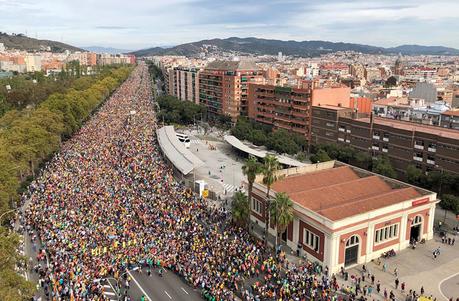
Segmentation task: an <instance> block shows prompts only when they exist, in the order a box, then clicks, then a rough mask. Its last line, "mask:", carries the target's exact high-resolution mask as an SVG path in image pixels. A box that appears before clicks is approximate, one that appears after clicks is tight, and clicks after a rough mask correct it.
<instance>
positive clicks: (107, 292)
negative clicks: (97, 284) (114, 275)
mask: <svg viewBox="0 0 459 301" xmlns="http://www.w3.org/2000/svg"><path fill="white" fill-rule="evenodd" d="M103 288H104V296H105V297H107V299H108V300H109V301H115V300H118V296H117V294H116V292H115V290H114V288H113V286H112V285H110V284H109V283H107V284H104V285H103Z"/></svg>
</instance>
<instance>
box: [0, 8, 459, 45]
mask: <svg viewBox="0 0 459 301" xmlns="http://www.w3.org/2000/svg"><path fill="white" fill-rule="evenodd" d="M458 16H459V0H226V1H223V0H130V1H126V0H123V1H121V0H0V20H1V21H0V31H6V32H8V33H12V32H14V33H27V35H28V36H31V37H38V38H40V39H52V40H57V41H63V42H65V43H69V44H73V45H76V46H93V45H97V46H111V47H119V48H125V49H140V48H147V47H150V46H158V45H175V44H181V43H185V42H192V41H197V40H202V39H207V38H216V37H218V38H226V37H231V36H237V37H251V36H255V37H261V38H274V39H282V40H290V39H291V40H319V39H320V40H329V41H334V42H339V41H341V42H355V43H362V44H371V45H375V46H397V45H401V44H415V43H416V44H422V45H443V46H451V47H456V48H459V30H458V29H459V17H458Z"/></svg>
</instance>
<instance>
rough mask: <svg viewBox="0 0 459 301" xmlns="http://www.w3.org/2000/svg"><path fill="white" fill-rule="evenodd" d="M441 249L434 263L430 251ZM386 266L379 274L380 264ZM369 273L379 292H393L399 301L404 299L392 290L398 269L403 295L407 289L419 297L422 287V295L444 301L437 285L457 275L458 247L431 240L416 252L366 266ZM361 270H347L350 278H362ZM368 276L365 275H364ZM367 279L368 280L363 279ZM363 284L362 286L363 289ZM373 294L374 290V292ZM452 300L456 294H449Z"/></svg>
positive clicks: (437, 238) (409, 252)
mask: <svg viewBox="0 0 459 301" xmlns="http://www.w3.org/2000/svg"><path fill="white" fill-rule="evenodd" d="M437 247H440V250H441V254H440V256H439V257H438V258H437V259H433V256H432V251H433V250H434V249H436V248H437ZM384 262H385V263H386V264H387V272H384V271H383V270H382V266H383V263H384ZM366 267H367V271H368V270H369V271H370V272H371V273H372V274H374V275H375V281H378V280H379V281H380V282H381V291H383V290H384V288H386V289H387V291H388V292H390V291H391V290H393V291H394V292H395V293H396V296H397V297H399V298H400V299H401V300H405V295H404V294H402V293H401V291H400V285H399V289H398V290H397V291H396V290H395V283H394V282H395V276H394V269H395V268H397V269H398V275H399V281H400V284H401V283H402V282H405V283H406V288H405V291H406V292H408V291H409V290H410V289H412V290H415V291H416V292H417V293H418V294H419V293H420V290H421V287H422V286H423V287H424V290H425V295H426V296H430V295H432V296H433V297H436V298H437V300H443V297H442V295H441V293H440V290H439V284H440V283H441V281H442V280H443V279H445V278H448V277H449V276H450V275H453V274H455V273H458V272H459V246H458V245H454V246H450V245H446V244H442V243H441V239H440V238H439V237H438V236H435V237H434V239H432V240H430V241H427V242H426V243H425V244H419V245H418V246H417V248H416V250H412V249H406V250H403V251H401V252H399V253H397V256H395V257H392V258H389V259H381V265H379V266H378V265H376V263H373V262H371V263H368V264H367V265H366ZM361 271H362V266H361V265H360V266H358V267H355V268H351V269H349V270H348V272H349V277H350V276H351V275H356V276H357V277H360V276H361ZM367 273H368V272H367ZM366 278H368V277H366ZM368 280H369V279H365V284H366V285H369V283H371V282H369V281H368ZM365 284H362V285H361V286H363V285H365ZM373 291H374V292H375V290H373ZM444 293H448V292H444ZM449 294H450V295H453V294H454V296H455V297H457V296H459V294H457V293H456V292H449Z"/></svg>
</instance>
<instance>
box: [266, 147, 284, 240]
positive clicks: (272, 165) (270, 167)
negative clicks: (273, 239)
mask: <svg viewBox="0 0 459 301" xmlns="http://www.w3.org/2000/svg"><path fill="white" fill-rule="evenodd" d="M279 168H280V165H279V161H278V160H277V158H276V157H275V156H273V155H266V157H265V158H264V162H263V170H262V173H263V184H265V185H266V188H267V192H266V201H265V237H266V238H265V246H267V245H268V231H269V217H270V216H269V208H270V202H271V200H270V197H269V192H270V191H271V185H272V184H273V183H274V182H276V181H277V175H276V172H277V171H278V170H279Z"/></svg>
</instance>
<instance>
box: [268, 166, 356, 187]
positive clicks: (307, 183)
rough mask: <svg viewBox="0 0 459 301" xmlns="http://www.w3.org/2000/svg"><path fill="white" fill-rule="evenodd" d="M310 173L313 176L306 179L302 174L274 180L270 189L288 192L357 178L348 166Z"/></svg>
mask: <svg viewBox="0 0 459 301" xmlns="http://www.w3.org/2000/svg"><path fill="white" fill-rule="evenodd" d="M312 174H313V175H314V176H311V177H308V179H305V175H304V174H302V175H294V176H289V177H286V178H284V179H282V180H279V181H277V182H275V183H274V184H273V185H272V189H273V190H274V191H277V192H287V193H289V194H290V193H295V192H299V191H305V190H310V189H314V188H319V187H323V186H328V185H333V184H337V183H341V182H345V181H350V180H355V179H358V178H359V176H358V175H357V174H356V173H355V172H354V171H353V170H352V169H351V168H349V167H348V166H341V167H337V168H332V169H326V170H321V171H318V172H314V173H312ZM312 174H311V175H312Z"/></svg>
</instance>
